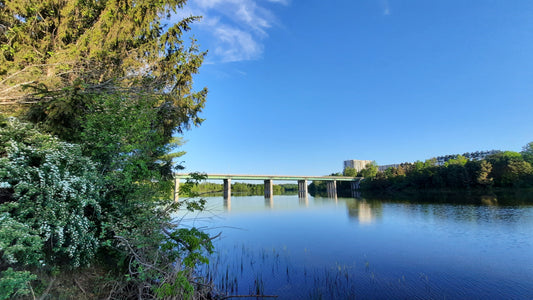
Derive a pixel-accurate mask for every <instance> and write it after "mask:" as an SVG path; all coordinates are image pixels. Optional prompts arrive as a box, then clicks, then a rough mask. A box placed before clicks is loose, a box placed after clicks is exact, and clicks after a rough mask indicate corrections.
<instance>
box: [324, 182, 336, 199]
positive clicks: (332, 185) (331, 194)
mask: <svg viewBox="0 0 533 300" xmlns="http://www.w3.org/2000/svg"><path fill="white" fill-rule="evenodd" d="M326 186H327V191H328V198H337V181H336V180H332V181H328V182H327V185H326Z"/></svg>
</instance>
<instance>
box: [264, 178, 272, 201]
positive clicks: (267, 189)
mask: <svg viewBox="0 0 533 300" xmlns="http://www.w3.org/2000/svg"><path fill="white" fill-rule="evenodd" d="M272 196H274V185H273V184H272V179H267V180H265V198H272Z"/></svg>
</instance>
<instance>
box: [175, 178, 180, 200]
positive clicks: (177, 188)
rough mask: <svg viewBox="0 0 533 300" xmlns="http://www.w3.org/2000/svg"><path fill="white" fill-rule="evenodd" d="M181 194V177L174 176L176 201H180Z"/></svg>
mask: <svg viewBox="0 0 533 300" xmlns="http://www.w3.org/2000/svg"><path fill="white" fill-rule="evenodd" d="M179 194H180V179H179V178H174V202H178V200H179V197H180V196H179Z"/></svg>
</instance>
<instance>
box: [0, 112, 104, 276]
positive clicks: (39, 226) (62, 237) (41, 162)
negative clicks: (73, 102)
mask: <svg viewBox="0 0 533 300" xmlns="http://www.w3.org/2000/svg"><path fill="white" fill-rule="evenodd" d="M0 136H2V138H1V139H0V153H2V155H1V156H0V185H1V186H2V188H3V189H4V190H7V193H6V194H8V197H9V199H8V201H2V203H1V204H0V212H3V213H7V214H8V215H9V217H6V220H8V221H6V222H16V223H15V224H18V225H17V226H18V228H19V229H23V227H28V228H29V229H30V230H29V231H27V232H28V234H31V236H27V237H26V238H27V239H35V236H38V237H40V238H41V239H42V242H41V243H37V245H39V244H40V245H42V246H43V247H42V251H43V253H44V257H43V258H42V259H44V261H45V263H47V264H54V265H68V266H71V267H78V266H80V265H86V264H88V263H89V262H90V261H91V259H92V257H93V255H94V251H95V249H97V246H98V239H97V235H98V232H97V230H96V228H95V221H96V220H97V219H98V218H99V215H100V205H99V203H98V202H99V199H100V185H99V177H98V174H97V173H96V168H95V164H94V163H93V162H91V160H90V159H88V158H86V157H84V156H83V155H82V154H81V149H80V148H79V147H78V146H76V145H73V144H68V143H65V142H60V141H59V140H57V139H55V138H53V137H50V136H48V135H43V134H40V133H39V132H38V131H36V130H35V129H33V128H32V127H31V126H30V125H27V124H23V123H20V122H18V121H17V120H16V119H8V120H5V121H3V122H2V125H1V128H0ZM4 216H6V215H5V214H4ZM9 219H12V220H9ZM18 234H20V233H18ZM3 237H4V238H12V237H13V234H7V233H6V235H4V236H3ZM20 238H21V237H19V238H17V240H18V241H20ZM23 252H25V253H26V254H27V255H32V254H31V253H33V252H32V251H23ZM9 253H10V252H9V251H8V252H4V255H6V254H9ZM8 258H9V257H8ZM11 261H12V263H15V262H18V261H19V260H16V261H13V260H11Z"/></svg>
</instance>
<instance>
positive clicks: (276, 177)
mask: <svg viewBox="0 0 533 300" xmlns="http://www.w3.org/2000/svg"><path fill="white" fill-rule="evenodd" d="M203 175H206V176H207V179H208V180H210V179H215V180H222V179H232V180H283V181H285V180H291V181H292V180H309V181H333V180H336V181H359V180H361V179H362V178H363V177H346V176H292V175H236V174H203ZM175 176H176V178H179V179H187V178H191V175H189V174H175Z"/></svg>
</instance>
